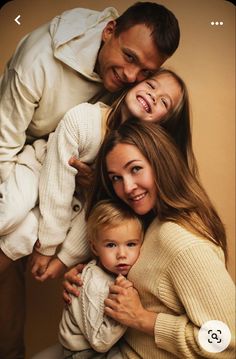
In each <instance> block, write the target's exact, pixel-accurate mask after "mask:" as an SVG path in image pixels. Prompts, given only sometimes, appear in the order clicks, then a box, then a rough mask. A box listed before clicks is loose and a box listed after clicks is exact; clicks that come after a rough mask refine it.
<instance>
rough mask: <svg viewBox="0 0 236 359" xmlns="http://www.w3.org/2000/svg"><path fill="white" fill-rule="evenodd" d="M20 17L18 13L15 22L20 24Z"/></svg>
mask: <svg viewBox="0 0 236 359" xmlns="http://www.w3.org/2000/svg"><path fill="white" fill-rule="evenodd" d="M19 18H20V15H18V16H17V17H16V18H15V22H16V23H17V24H18V25H20V21H19V20H18V19H19Z"/></svg>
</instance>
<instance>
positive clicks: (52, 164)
mask: <svg viewBox="0 0 236 359" xmlns="http://www.w3.org/2000/svg"><path fill="white" fill-rule="evenodd" d="M100 143H101V111H100V108H99V106H98V105H91V104H87V103H85V104H81V105H78V106H75V107H74V108H72V109H71V110H70V111H68V112H67V113H66V115H65V116H64V118H63V119H62V120H61V122H60V123H59V125H58V127H57V129H56V131H55V133H54V134H53V135H52V137H51V138H49V143H48V151H47V156H46V159H45V161H44V164H43V167H42V171H41V176H40V183H39V208H40V219H39V240H40V243H41V247H40V249H39V251H40V253H42V254H45V255H53V254H54V253H55V251H56V247H57V246H58V245H59V244H61V243H62V242H63V241H64V239H65V237H66V235H67V232H68V230H69V227H70V221H71V215H72V207H71V204H72V199H73V194H74V191H75V176H76V173H77V170H76V169H74V168H73V167H71V166H70V165H69V163H68V160H69V159H70V158H71V157H72V156H76V157H77V158H79V159H80V160H82V161H86V162H90V161H93V160H94V157H95V156H96V154H97V151H98V148H99V146H100ZM79 236H80V233H78V237H79ZM81 240H82V241H84V240H85V238H84V236H83V231H82V238H81ZM77 243H78V242H77ZM77 252H79V248H78V247H77Z"/></svg>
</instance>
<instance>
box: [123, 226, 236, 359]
mask: <svg viewBox="0 0 236 359" xmlns="http://www.w3.org/2000/svg"><path fill="white" fill-rule="evenodd" d="M223 257H224V256H223V253H222V251H221V249H220V248H219V247H217V246H216V245H214V244H213V243H211V242H209V241H208V240H205V239H202V238H198V237H197V236H195V235H193V234H191V233H190V232H188V231H187V230H185V229H183V228H182V227H180V226H179V225H177V224H175V223H171V222H166V223H163V224H160V223H158V221H157V220H154V221H153V223H152V224H151V225H150V227H149V228H148V230H147V233H146V236H145V240H144V243H143V245H142V248H141V254H140V257H139V259H138V260H137V262H136V263H135V265H134V266H133V267H132V269H131V271H130V273H129V279H130V280H131V281H132V282H133V283H134V286H135V288H136V289H137V290H138V292H139V294H140V298H141V302H142V304H143V306H144V307H145V308H146V309H148V310H150V311H154V312H156V313H157V314H158V315H157V319H156V325H155V329H154V338H153V337H151V336H148V335H146V334H144V333H143V332H139V331H136V330H134V329H130V328H129V329H128V330H127V332H126V334H125V336H124V339H125V344H124V345H122V355H123V356H124V358H129V359H138V358H139V359H140V358H143V359H167V358H168V359H169V358H181V359H183V358H214V359H218V358H219V359H220V358H225V359H231V358H232V359H233V358H235V354H234V349H235V334H234V331H235V287H234V284H233V281H232V279H231V278H230V276H229V274H228V272H227V270H226V268H225V265H224V259H223ZM209 320H221V321H223V322H225V323H226V324H227V325H228V326H229V328H230V330H231V334H232V340H231V343H230V345H229V347H228V348H227V349H225V350H224V351H223V352H222V353H209V352H206V351H204V350H203V349H202V348H201V346H200V345H199V342H198V331H199V328H200V327H201V325H202V324H203V323H204V322H206V321H209Z"/></svg>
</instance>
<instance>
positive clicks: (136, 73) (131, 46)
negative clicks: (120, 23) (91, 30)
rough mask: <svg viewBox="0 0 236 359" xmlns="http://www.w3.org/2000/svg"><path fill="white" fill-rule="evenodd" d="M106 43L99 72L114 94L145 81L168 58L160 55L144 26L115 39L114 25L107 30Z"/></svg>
mask: <svg viewBox="0 0 236 359" xmlns="http://www.w3.org/2000/svg"><path fill="white" fill-rule="evenodd" d="M102 40H103V45H102V47H101V49H100V51H99V54H98V62H97V71H98V73H99V75H100V76H101V78H102V80H103V83H104V86H105V88H106V89H107V90H108V91H110V92H115V91H119V90H121V89H122V88H124V87H126V86H127V84H134V83H136V82H140V81H142V80H144V79H145V78H147V77H149V76H150V75H152V73H154V72H155V71H156V70H157V69H158V68H159V67H160V66H161V65H162V64H163V62H164V61H165V60H166V58H167V57H163V55H161V54H160V53H159V51H158V49H157V48H156V46H155V44H154V41H153V39H152V37H151V30H150V29H149V28H148V27H147V26H146V25H144V24H138V25H135V26H133V27H131V28H130V29H128V30H126V31H123V32H122V33H121V34H120V35H118V36H117V37H115V22H114V21H111V22H109V23H108V24H107V25H106V27H105V29H104V30H103V35H102Z"/></svg>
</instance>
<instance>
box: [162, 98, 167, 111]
mask: <svg viewBox="0 0 236 359" xmlns="http://www.w3.org/2000/svg"><path fill="white" fill-rule="evenodd" d="M161 102H162V103H163V105H164V106H165V108H166V109H167V110H168V109H169V106H168V101H167V100H166V99H165V98H162V99H161Z"/></svg>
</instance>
